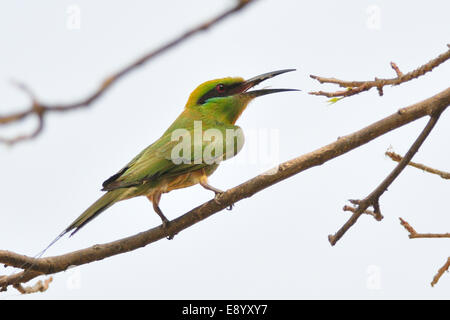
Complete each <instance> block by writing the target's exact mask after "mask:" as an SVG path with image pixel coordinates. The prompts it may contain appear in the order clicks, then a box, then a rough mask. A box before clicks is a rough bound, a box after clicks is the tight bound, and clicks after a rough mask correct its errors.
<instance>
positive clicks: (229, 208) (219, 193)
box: [214, 191, 234, 211]
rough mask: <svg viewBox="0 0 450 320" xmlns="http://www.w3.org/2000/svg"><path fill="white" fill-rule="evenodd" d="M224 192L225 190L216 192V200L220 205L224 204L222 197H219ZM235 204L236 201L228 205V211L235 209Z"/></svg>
mask: <svg viewBox="0 0 450 320" xmlns="http://www.w3.org/2000/svg"><path fill="white" fill-rule="evenodd" d="M222 194H223V191H222V192H216V195H215V196H214V202H215V203H217V204H218V205H219V206H220V205H222V203H221V202H220V199H219V198H220V197H221V196H222ZM233 206H234V203H232V204H230V205H229V206H228V207H227V210H228V211H231V210H233Z"/></svg>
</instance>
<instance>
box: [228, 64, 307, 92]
mask: <svg viewBox="0 0 450 320" xmlns="http://www.w3.org/2000/svg"><path fill="white" fill-rule="evenodd" d="M291 71H295V69H284V70H278V71H272V72H268V73H264V74H261V75H259V76H256V77H253V78H251V79H248V80H246V81H244V82H242V83H240V84H239V85H238V86H237V87H236V91H237V93H241V94H244V95H247V96H250V97H253V98H254V97H259V96H263V95H265V94H270V93H276V92H284V91H300V90H297V89H260V90H252V91H248V90H249V89H251V88H253V87H254V86H256V85H257V84H260V83H261V82H263V81H265V80H267V79H270V78H273V77H275V76H278V75H280V74H283V73H286V72H291Z"/></svg>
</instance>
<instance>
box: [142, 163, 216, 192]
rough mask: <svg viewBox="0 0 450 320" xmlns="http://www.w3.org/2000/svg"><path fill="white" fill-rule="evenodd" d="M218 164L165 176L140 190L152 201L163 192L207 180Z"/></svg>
mask: <svg viewBox="0 0 450 320" xmlns="http://www.w3.org/2000/svg"><path fill="white" fill-rule="evenodd" d="M218 166H219V165H218V164H214V165H210V166H207V167H204V168H202V169H199V170H195V171H191V172H187V173H183V174H180V175H177V176H173V177H167V178H163V179H161V180H160V181H158V183H157V184H156V185H153V186H152V187H151V188H149V189H147V188H146V189H147V190H142V191H141V192H139V193H140V194H141V195H145V196H147V198H149V199H150V200H151V201H153V199H154V198H159V197H160V196H161V194H162V193H167V192H170V191H172V190H176V189H182V188H187V187H190V186H193V185H196V184H198V183H200V181H202V180H206V179H207V177H208V176H209V175H211V174H212V173H213V172H214V171H215V170H216V169H217V167H218Z"/></svg>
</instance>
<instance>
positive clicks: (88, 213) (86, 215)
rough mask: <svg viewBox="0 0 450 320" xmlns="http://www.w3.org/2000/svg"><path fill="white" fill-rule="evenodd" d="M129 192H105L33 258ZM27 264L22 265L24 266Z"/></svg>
mask: <svg viewBox="0 0 450 320" xmlns="http://www.w3.org/2000/svg"><path fill="white" fill-rule="evenodd" d="M126 194H127V192H126V190H125V189H116V190H113V191H109V192H107V193H105V194H104V195H103V196H102V197H100V198H99V199H98V200H97V201H95V202H94V203H93V204H92V205H91V206H90V207H89V208H87V209H86V210H85V211H84V212H83V213H82V214H81V215H80V216H79V217H78V218H76V219H75V221H73V222H72V223H71V224H70V225H69V226H68V227H67V228H66V229H64V231H63V232H61V233H60V234H59V235H58V236H57V237H56V238H55V239H54V240H53V241H52V242H50V244H49V245H48V246H47V247H46V248H45V249H44V250H42V251H41V252H39V253H38V254H36V255H35V256H34V257H33V258H34V259H38V258H40V257H42V255H43V254H44V253H45V252H46V251H47V250H48V249H49V248H50V247H51V246H52V245H54V244H55V242H56V241H58V240H59V239H61V238H62V237H63V236H64V235H65V234H66V233H68V232H70V231H72V230H74V229H75V230H74V231H72V233H71V234H70V236H73V235H74V234H75V233H76V232H78V231H79V230H80V229H81V228H82V227H84V226H85V225H86V224H87V223H88V222H90V221H92V219H94V218H95V217H97V216H98V215H99V214H100V213H102V212H103V211H105V210H106V209H108V208H109V207H111V206H112V205H113V204H114V203H115V202H117V201H120V200H122V199H124V196H126ZM25 265H26V264H24V265H22V267H21V268H23V267H24V266H25ZM33 266H34V263H32V264H31V265H30V266H29V267H27V268H26V269H25V270H24V271H25V272H26V271H28V270H29V269H31V268H32V267H33Z"/></svg>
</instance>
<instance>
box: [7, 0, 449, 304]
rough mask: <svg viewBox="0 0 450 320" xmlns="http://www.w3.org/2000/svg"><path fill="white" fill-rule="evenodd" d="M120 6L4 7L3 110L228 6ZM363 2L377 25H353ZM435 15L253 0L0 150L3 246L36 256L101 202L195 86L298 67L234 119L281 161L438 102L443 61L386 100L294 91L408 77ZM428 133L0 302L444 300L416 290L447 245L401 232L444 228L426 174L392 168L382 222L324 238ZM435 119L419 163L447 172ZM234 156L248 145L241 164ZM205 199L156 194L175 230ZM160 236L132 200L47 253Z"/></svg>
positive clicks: (373, 147) (57, 96) (231, 181)
mask: <svg viewBox="0 0 450 320" xmlns="http://www.w3.org/2000/svg"><path fill="white" fill-rule="evenodd" d="M121 3H122V4H119V2H114V3H112V2H111V1H98V0H97V1H70V2H68V1H2V2H1V3H0V39H1V50H0V92H1V94H0V114H5V113H9V112H11V111H13V110H20V108H21V107H24V106H26V105H28V104H29V101H28V100H27V97H26V96H25V95H24V94H23V92H21V91H19V90H17V89H16V88H14V87H13V86H11V84H10V80H11V79H16V80H20V81H23V82H25V83H26V84H27V85H29V86H30V88H32V90H33V91H34V92H35V93H36V95H37V96H38V98H40V99H41V100H42V101H45V102H59V101H63V102H72V101H74V100H77V99H79V98H81V97H84V96H85V95H86V94H88V93H90V92H91V90H93V89H94V88H96V87H97V85H98V84H99V83H100V82H101V81H102V80H103V79H104V78H105V77H106V76H107V75H109V74H111V73H112V72H114V71H116V70H118V69H119V68H121V67H122V66H124V65H126V64H128V63H130V62H131V61H132V60H134V59H135V58H137V57H139V56H140V55H142V54H144V53H145V52H147V51H148V50H151V49H153V48H156V47H157V46H159V45H160V44H162V43H163V42H165V41H166V40H169V39H171V38H173V37H174V36H177V35H178V34H180V33H181V32H183V31H184V30H186V29H187V28H189V27H191V26H194V25H196V24H197V23H199V22H202V21H204V20H205V19H207V18H208V17H212V16H214V15H215V14H216V13H218V12H220V11H221V10H223V9H224V8H226V7H228V6H230V5H232V4H233V3H234V2H233V1H231V0H230V1H210V0H203V1H199V0H197V1H182V0H179V1H147V2H144V1H127V2H125V1H122V2H121ZM69 5H77V6H78V7H79V8H80V9H81V24H80V27H81V28H80V29H79V30H70V29H68V28H67V27H66V23H67V19H68V14H67V13H66V10H67V8H68V7H69ZM371 6H375V8H377V9H376V10H379V14H380V16H379V18H380V19H379V20H378V21H375V22H374V23H375V24H370V23H369V25H368V21H369V22H370V12H371V11H370V10H369V11H368V8H369V7H371ZM448 12H450V3H449V2H448V1H427V2H420V1H416V2H406V1H395V2H394V1H379V0H374V1H339V2H338V1H332V0H329V1H314V2H311V1H310V2H304V1H293V0H292V1H287V0H286V1H275V0H272V1H270V0H261V1H259V2H257V3H255V4H254V5H252V6H250V7H249V8H247V9H246V10H245V11H242V12H241V13H238V14H236V15H234V16H233V17H231V18H230V19H227V20H226V21H225V22H223V23H221V24H220V25H218V26H216V27H214V28H212V29H211V30H209V31H207V32H204V33H202V34H200V35H198V36H195V38H193V39H191V40H189V41H187V42H185V43H183V44H182V45H180V46H178V47H176V48H175V49H174V50H171V51H169V52H167V53H166V54H164V55H163V56H161V57H159V58H157V59H155V60H153V61H151V62H150V63H148V64H146V65H145V66H143V67H141V68H139V69H138V70H137V71H135V72H133V73H132V74H130V75H128V76H127V77H126V78H125V79H123V80H121V81H120V82H118V83H117V84H115V85H114V87H113V89H112V90H111V91H108V93H107V94H106V95H105V96H104V97H103V98H101V99H100V100H99V101H97V102H96V103H95V104H94V105H93V106H92V107H91V108H89V109H87V110H82V111H77V112H71V113H65V114H60V115H50V116H49V117H48V118H47V122H46V127H45V130H44V132H43V134H42V135H40V136H39V137H38V138H37V139H36V140H33V141H31V142H26V143H21V144H19V145H17V146H15V147H13V148H7V147H5V146H3V145H2V146H0V156H1V160H0V161H1V162H0V163H1V165H0V179H1V180H0V194H1V202H0V214H1V216H0V217H1V227H0V230H1V231H0V243H1V245H0V247H1V249H7V250H11V251H15V252H18V253H23V254H28V255H34V254H36V253H37V252H39V251H40V250H41V249H42V248H44V247H45V246H46V245H47V244H48V243H49V242H50V241H51V240H52V239H53V238H54V237H55V236H56V235H58V234H59V233H60V232H61V230H63V229H64V228H65V227H66V226H67V225H68V224H69V223H70V222H72V221H73V220H74V219H75V218H76V217H77V216H78V215H79V214H80V213H81V212H82V211H83V210H84V209H85V208H86V207H87V206H89V205H90V204H91V203H92V202H93V201H95V200H96V199H97V198H98V197H99V196H100V195H101V194H102V193H101V192H100V187H101V183H102V182H103V181H104V180H105V179H106V178H108V177H109V176H111V175H112V174H114V173H115V172H116V171H117V170H119V169H120V168H121V167H122V166H123V165H125V164H126V163H127V162H128V161H129V160H131V159H132V158H133V157H134V156H135V155H136V154H137V153H138V152H140V151H141V150H142V149H143V148H145V147H146V146H147V145H149V144H151V143H152V142H153V141H154V140H155V139H157V138H158V137H159V136H160V134H161V133H162V132H163V131H164V130H165V129H166V128H167V127H168V126H169V125H170V124H171V122H172V121H173V120H174V119H175V118H176V116H177V115H178V114H179V113H180V112H181V110H182V108H183V107H184V104H185V103H186V101H187V98H188V95H189V93H190V92H191V91H192V90H193V89H194V88H195V87H196V86H197V85H198V84H200V83H202V82H203V81H206V80H210V79H214V78H220V77H224V76H242V77H244V78H249V77H252V76H255V75H258V74H261V73H265V72H268V71H273V70H278V69H284V68H297V69H298V71H297V72H294V73H288V74H285V75H282V76H279V77H277V78H274V79H271V80H268V81H267V82H265V83H264V85H265V86H271V87H274V88H276V87H287V88H298V89H302V90H303V91H302V92H300V93H280V94H274V95H270V96H265V97H261V98H259V99H257V100H255V101H254V102H253V103H252V104H251V105H250V106H249V108H248V109H247V110H246V111H245V112H244V114H243V116H242V117H241V119H240V120H239V121H238V125H240V126H241V127H242V128H243V130H244V133H245V132H251V131H256V132H262V131H264V130H278V134H279V143H278V148H279V151H278V154H277V161H278V160H279V161H280V162H281V161H285V160H289V159H291V158H293V157H296V156H299V155H301V154H303V153H306V152H309V151H312V150H314V149H316V148H319V147H321V146H323V145H325V144H328V143H330V142H332V141H335V139H336V138H337V137H339V136H342V135H345V134H348V133H351V132H353V131H355V130H358V129H360V128H362V127H365V126H366V125H368V124H370V123H372V122H374V121H377V120H379V119H381V118H383V117H385V116H387V115H389V114H391V113H393V112H395V111H396V110H397V109H399V108H400V107H404V106H408V105H410V104H412V103H415V102H418V101H421V100H423V99H425V98H428V97H430V96H431V95H434V94H436V93H438V92H440V91H442V90H443V89H445V88H446V87H448V83H449V82H448V80H449V71H450V64H449V63H448V62H447V63H446V64H444V65H443V66H441V67H439V68H438V69H436V70H435V71H433V72H432V73H431V74H427V75H426V76H424V77H422V78H420V79H418V80H414V81H411V82H410V83H406V84H403V85H401V86H399V87H395V88H390V87H386V88H385V90H384V93H385V95H384V96H383V97H379V96H378V94H377V91H376V90H371V91H370V92H368V93H363V94H360V95H358V96H354V97H351V98H349V99H345V100H343V101H341V102H339V103H337V104H334V105H331V106H329V105H328V104H327V103H326V99H325V98H323V97H315V96H309V95H308V94H307V92H308V91H312V90H317V89H331V90H333V89H336V88H337V87H325V86H324V87H321V86H320V85H318V83H316V82H314V81H313V80H312V79H310V78H309V74H316V75H322V76H334V77H337V78H343V79H347V80H365V79H373V77H375V76H377V77H393V76H394V75H395V73H394V71H393V70H392V69H391V68H390V66H389V62H390V61H395V62H396V63H397V64H398V65H399V67H400V69H401V70H402V71H403V72H408V71H410V70H412V69H414V68H416V67H417V66H419V65H421V64H423V63H424V62H427V61H429V60H430V59H432V58H434V57H436V56H437V55H438V54H440V53H442V52H444V51H445V50H446V44H447V43H448V42H449V38H448V36H449V20H448ZM375 20H377V19H375ZM426 121H427V120H426V119H422V120H420V121H416V122H415V123H413V124H410V125H408V126H406V127H404V128H401V129H399V130H396V131H394V132H392V133H389V134H387V135H385V136H383V137H381V138H379V139H377V140H375V141H372V142H370V143H369V144H368V145H365V146H363V147H361V148H358V149H357V150H354V151H352V152H350V153H348V154H346V155H344V156H342V157H339V158H337V159H334V160H332V161H330V162H328V163H326V164H324V165H322V166H320V167H316V168H313V169H310V170H307V171H306V172H303V173H301V174H299V175H296V176H294V177H293V178H290V179H288V180H286V181H283V182H281V183H279V184H277V185H275V186H272V187H271V188H269V189H266V190H264V191H262V192H260V193H258V194H257V195H255V196H253V197H251V198H249V199H246V200H243V201H241V202H238V203H237V204H236V205H235V208H234V209H233V211H231V212H229V211H223V212H220V213H217V214H215V215H214V216H212V217H211V218H209V219H207V220H205V221H203V222H201V223H199V224H197V225H195V226H193V227H191V228H189V229H187V230H185V231H183V232H182V233H180V234H179V235H177V236H176V237H175V239H174V240H172V241H168V240H162V241H158V242H156V243H153V244H151V245H149V246H147V247H146V248H143V249H139V250H136V251H133V252H130V253H127V254H122V255H119V256H116V257H112V258H109V259H105V260H103V261H100V262H95V263H92V264H89V265H84V266H81V267H78V268H76V269H72V270H70V271H67V272H64V273H60V274H57V275H55V276H54V281H53V283H52V284H51V287H50V289H49V290H48V291H47V292H46V293H44V294H34V295H31V296H26V297H22V296H19V295H18V293H17V292H16V291H15V290H14V289H9V291H8V292H7V293H2V295H1V299H8V298H28V299H29V298H33V299H36V298H39V299H40V298H43V299H45V298H143V299H191V298H193V299H200V298H202V299H207V298H211V299H219V298H225V299H226V298H236V299H240V298H247V299H252V298H255V299H258V298H270V299H281V298H287V299H300V298H363V299H366V298H376V299H378V298H449V288H450V277H449V275H448V274H445V275H444V276H443V277H442V278H441V280H440V282H439V284H438V285H437V286H436V287H435V288H431V287H430V285H429V283H430V282H431V280H432V277H433V276H434V275H435V273H436V271H437V269H438V268H440V267H441V266H442V264H443V263H444V262H445V261H446V259H447V257H448V256H449V254H450V253H449V250H448V249H449V247H448V240H446V239H442V240H436V239H417V240H409V239H408V237H407V233H406V231H405V230H404V229H403V228H402V227H401V226H400V224H399V220H398V217H403V218H404V219H406V220H407V221H408V222H410V223H411V225H412V226H414V227H415V228H416V230H417V231H419V232H449V231H450V216H449V214H448V213H449V212H448V210H449V209H448V201H447V197H448V194H449V192H450V184H449V182H447V181H445V180H442V179H441V178H439V177H437V176H434V175H430V174H427V173H423V172H421V171H419V170H417V169H414V168H407V169H406V170H405V171H404V172H403V173H402V174H401V176H400V177H399V178H398V179H397V180H396V181H395V182H394V184H393V185H392V186H391V187H390V188H389V191H388V192H387V193H385V194H384V195H383V196H382V198H381V208H382V212H383V214H384V216H385V219H384V220H383V221H382V222H381V223H379V222H376V221H375V220H373V219H372V218H371V217H368V216H363V217H361V219H360V220H359V221H358V223H357V225H355V226H354V227H353V228H352V229H351V230H350V231H349V232H348V233H347V234H346V235H345V236H344V238H343V239H342V240H341V241H339V242H338V244H337V245H336V246H335V247H331V246H330V244H329V242H328V240H327V236H328V234H330V233H334V232H336V230H337V229H338V228H340V227H341V226H342V224H343V223H345V221H346V220H347V218H348V217H349V213H348V212H343V211H342V207H343V206H344V204H346V200H347V199H351V198H362V197H365V196H366V195H367V194H368V193H370V192H371V191H372V190H373V189H374V188H375V187H376V186H377V185H378V184H379V183H380V182H381V181H382V179H384V178H385V177H386V175H387V174H389V172H390V171H391V170H392V169H393V167H394V166H395V163H393V162H392V161H391V160H389V159H387V158H386V157H385V156H384V152H385V151H386V149H387V148H388V147H389V146H393V148H394V150H395V151H396V152H398V153H402V154H404V153H405V152H406V151H407V150H408V148H409V147H410V145H411V143H412V142H413V141H414V139H416V137H417V135H418V134H419V132H420V131H421V130H422V128H423V126H424V125H425V124H426ZM449 121H450V115H449V113H448V112H447V113H444V115H443V116H442V118H441V120H440V121H439V123H438V125H437V126H436V128H435V129H434V130H433V132H432V133H431V135H430V137H429V139H428V140H427V141H426V142H425V144H424V145H423V147H422V148H421V149H420V152H419V154H417V156H416V157H415V158H414V159H415V160H416V161H418V162H423V163H426V164H428V165H430V166H433V167H436V168H440V169H442V170H447V171H448V170H450V166H449V160H450V149H449V142H448V123H449ZM33 124H34V121H32V120H30V121H27V122H26V123H24V124H23V125H21V127H20V129H21V130H24V131H25V130H27V129H28V130H30V129H31V128H32V125H33ZM446 127H447V129H446ZM15 128H17V127H15ZM258 130H260V131H258ZM15 132H18V131H17V130H12V129H11V128H8V129H7V130H5V129H4V128H1V130H0V134H3V135H6V134H12V133H15ZM262 143H264V141H262ZM253 147H254V146H253ZM248 148H252V146H251V144H250V142H249V141H247V144H246V145H245V146H244V150H243V151H242V152H243V153H242V155H238V157H240V156H241V157H244V156H245V153H244V152H245V151H246V150H247V151H248ZM270 167H271V165H270V164H269V165H267V164H251V163H247V164H242V163H241V164H238V163H228V162H225V163H223V164H222V165H221V166H220V167H219V169H218V170H217V171H216V173H215V174H214V175H212V176H211V177H210V183H211V184H212V185H214V186H216V187H218V188H221V189H228V188H231V187H233V186H236V185H238V184H240V183H242V182H244V181H246V180H248V179H250V178H252V177H253V176H255V175H257V174H259V173H261V172H263V171H265V170H267V169H269V168H270ZM211 197H212V193H211V192H209V191H206V190H203V189H202V188H201V187H199V186H195V187H191V188H188V189H183V190H180V191H174V192H171V193H169V194H166V195H164V196H163V198H162V201H161V208H162V210H163V212H164V213H165V214H166V216H168V217H169V219H170V218H175V217H177V216H179V215H181V214H183V213H185V212H186V211H188V210H190V209H192V208H193V207H195V206H197V205H199V204H201V203H203V202H205V201H207V200H209V199H211ZM159 224H160V219H159V217H158V216H157V215H156V214H155V213H154V212H153V210H152V207H151V204H150V203H149V202H148V200H147V199H145V198H136V199H132V200H129V201H125V202H121V203H119V204H116V205H115V206H113V207H112V208H111V209H109V210H108V211H106V212H105V213H103V214H102V215H100V216H99V217H98V218H96V219H95V220H94V221H93V222H92V223H90V224H88V225H87V226H86V227H85V228H84V229H83V230H82V231H81V232H79V233H78V234H77V235H76V236H75V237H73V238H70V239H69V238H66V237H65V238H63V239H61V240H60V241H59V242H58V243H57V244H56V245H55V246H54V247H52V248H51V249H50V250H49V252H48V255H49V256H51V255H57V254H62V253H66V252H70V251H73V250H77V249H81V248H85V247H88V246H91V245H93V244H97V243H104V242H109V241H113V240H117V239H119V238H122V237H126V236H129V235H133V234H136V233H138V232H141V231H144V230H147V229H149V228H151V227H154V226H156V225H159ZM4 272H7V273H8V272H9V273H10V272H11V270H10V269H9V268H8V269H3V270H2V273H4Z"/></svg>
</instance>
